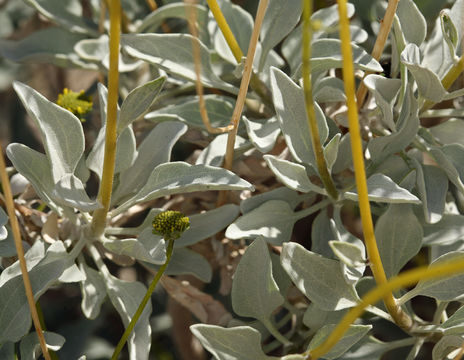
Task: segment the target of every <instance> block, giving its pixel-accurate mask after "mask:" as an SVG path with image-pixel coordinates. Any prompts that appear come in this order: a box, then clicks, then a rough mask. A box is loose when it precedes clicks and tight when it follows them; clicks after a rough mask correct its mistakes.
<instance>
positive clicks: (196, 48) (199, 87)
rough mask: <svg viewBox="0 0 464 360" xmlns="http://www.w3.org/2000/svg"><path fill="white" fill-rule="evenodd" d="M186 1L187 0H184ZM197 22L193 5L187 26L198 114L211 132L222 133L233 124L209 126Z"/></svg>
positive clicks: (228, 129)
mask: <svg viewBox="0 0 464 360" xmlns="http://www.w3.org/2000/svg"><path fill="white" fill-rule="evenodd" d="M184 2H185V3H187V0H184ZM196 22H197V10H196V8H195V7H194V6H192V7H191V9H190V12H189V14H188V26H189V30H190V33H191V34H192V54H193V60H194V65H195V77H196V80H195V89H196V92H197V95H198V106H199V108H200V115H201V119H202V121H203V124H204V125H205V127H206V130H208V131H209V132H210V133H211V134H222V133H225V132H228V131H230V130H231V129H232V128H233V126H232V125H228V126H224V127H219V128H214V127H212V126H211V122H210V120H209V116H208V110H207V109H206V102H205V97H204V91H203V84H202V83H201V55H200V51H201V50H200V43H199V42H198V29H197V26H196Z"/></svg>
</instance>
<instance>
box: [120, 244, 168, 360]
mask: <svg viewBox="0 0 464 360" xmlns="http://www.w3.org/2000/svg"><path fill="white" fill-rule="evenodd" d="M174 240H175V239H174V238H172V237H171V238H169V243H168V247H167V249H166V262H165V263H164V264H163V265H162V266H161V267H160V269H159V270H158V272H157V273H156V275H155V277H154V279H153V281H152V282H151V284H150V286H149V287H148V290H147V292H146V293H145V296H144V297H143V299H142V301H141V302H140V305H139V307H138V308H137V311H136V312H135V314H134V316H133V317H132V319H131V321H130V323H129V325H127V328H126V330H125V331H124V334H122V336H121V339H120V340H119V343H118V345H117V346H116V349H114V352H113V356H112V357H111V360H117V358H118V356H119V353H120V352H121V350H122V348H123V347H124V344H125V343H126V341H127V339H128V338H129V336H130V334H131V332H132V330H134V327H135V325H136V324H137V321H138V320H139V318H140V315H142V312H143V309H145V306H146V305H147V303H148V301H149V300H150V298H151V294H152V293H153V291H154V290H155V287H156V285H157V284H158V282H159V280H160V279H161V276H162V275H163V273H164V271H165V270H166V268H167V267H168V264H169V261H170V260H171V255H172V250H173V249H174Z"/></svg>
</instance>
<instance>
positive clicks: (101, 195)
mask: <svg viewBox="0 0 464 360" xmlns="http://www.w3.org/2000/svg"><path fill="white" fill-rule="evenodd" d="M109 10H110V40H109V42H110V44H109V48H110V66H109V71H108V104H107V118H106V134H105V156H104V160H103V173H102V178H101V183H100V189H99V192H98V200H99V201H100V203H101V204H102V208H100V209H97V210H95V212H94V214H93V218H92V234H93V236H94V237H95V238H98V237H100V236H102V235H103V232H104V230H105V226H106V217H107V215H108V211H109V209H110V202H111V191H112V189H113V177H114V168H115V159H116V141H117V134H116V128H117V111H118V110H117V104H118V84H119V70H118V63H119V38H120V33H121V3H120V0H113V1H111V4H110V8H109Z"/></svg>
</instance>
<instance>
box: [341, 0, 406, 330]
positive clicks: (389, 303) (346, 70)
mask: <svg viewBox="0 0 464 360" xmlns="http://www.w3.org/2000/svg"><path fill="white" fill-rule="evenodd" d="M337 1H338V12H339V17H340V39H341V42H342V45H341V48H342V56H343V81H344V83H345V93H346V98H347V106H348V122H349V127H350V135H351V151H352V154H353V165H354V170H355V179H356V187H357V189H358V202H359V210H360V213H361V221H362V228H363V234H364V241H365V243H366V250H367V254H368V257H369V262H370V264H371V269H372V273H373V275H374V278H375V281H376V283H377V284H379V285H381V284H384V283H386V282H387V277H386V275H385V271H384V269H383V265H382V261H381V259H380V254H379V250H378V248H377V242H376V239H375V234H374V225H373V223H372V215H371V209H370V204H369V198H368V192H367V181H366V171H365V169H364V155H363V149H362V141H361V134H360V129H359V122H358V112H357V106H356V98H355V93H354V91H355V87H354V69H353V55H352V51H351V45H350V42H351V41H350V29H349V20H348V16H347V10H346V0H337ZM384 303H385V306H386V307H387V310H388V312H389V313H390V315H391V316H392V318H393V319H394V321H395V323H396V324H397V325H398V326H400V327H401V328H403V329H405V330H408V329H409V328H410V327H411V326H412V320H411V318H410V317H409V316H408V315H407V314H406V313H405V312H404V311H403V310H402V309H401V307H399V306H398V305H397V304H396V301H395V298H394V297H393V294H392V293H387V294H385V297H384Z"/></svg>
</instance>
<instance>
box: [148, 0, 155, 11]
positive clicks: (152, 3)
mask: <svg viewBox="0 0 464 360" xmlns="http://www.w3.org/2000/svg"><path fill="white" fill-rule="evenodd" d="M146 3H147V5H148V7H149V8H150V10H151V11H155V10H156V9H158V5H156V2H155V1H154V0H146Z"/></svg>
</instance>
